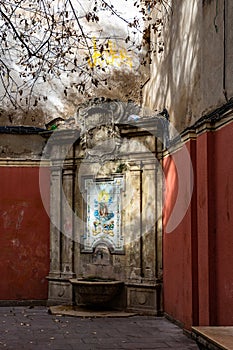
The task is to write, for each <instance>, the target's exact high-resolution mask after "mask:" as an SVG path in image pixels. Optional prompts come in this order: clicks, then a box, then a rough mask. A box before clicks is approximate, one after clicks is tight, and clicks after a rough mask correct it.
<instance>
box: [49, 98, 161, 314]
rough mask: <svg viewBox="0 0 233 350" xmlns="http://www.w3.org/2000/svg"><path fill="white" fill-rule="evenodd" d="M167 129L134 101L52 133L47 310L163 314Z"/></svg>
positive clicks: (85, 110)
mask: <svg viewBox="0 0 233 350" xmlns="http://www.w3.org/2000/svg"><path fill="white" fill-rule="evenodd" d="M164 125H166V123H165V118H164V117H163V116H161V115H156V116H150V117H144V116H143V115H142V110H141V109H140V108H139V107H138V106H135V105H134V104H133V103H131V102H129V103H122V102H119V101H110V100H104V99H95V100H91V101H89V102H87V103H86V104H84V105H81V106H80V108H79V110H78V114H77V118H76V123H75V128H74V126H73V125H72V128H69V126H66V128H64V129H58V130H57V131H55V132H53V133H51V135H50V134H49V136H50V138H49V139H48V141H47V148H48V152H49V154H50V158H51V209H50V210H51V265H50V272H49V276H48V281H49V298H48V302H49V304H72V303H73V304H75V305H82V304H88V305H89V304H92V305H96V304H98V305H99V306H101V305H103V304H105V305H108V306H110V307H113V308H117V309H122V310H123V309H127V310H130V311H137V312H141V313H143V314H152V315H157V314H159V313H160V312H161V311H162V303H161V289H162V225H161V211H162V207H161V202H162V186H161V183H162V174H161V170H160V169H161V167H160V164H159V162H158V161H157V159H156V154H157V152H159V151H160V150H161V147H162V144H163V143H164V139H165V138H166V137H167V134H166V132H164ZM161 135H162V136H161ZM164 135H165V136H164Z"/></svg>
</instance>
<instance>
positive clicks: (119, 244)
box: [82, 176, 124, 253]
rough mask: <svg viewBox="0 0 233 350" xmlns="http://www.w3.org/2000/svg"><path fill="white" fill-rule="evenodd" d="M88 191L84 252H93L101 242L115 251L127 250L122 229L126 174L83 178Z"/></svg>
mask: <svg viewBox="0 0 233 350" xmlns="http://www.w3.org/2000/svg"><path fill="white" fill-rule="evenodd" d="M84 183H85V185H84V186H85V187H84V188H85V191H86V230H85V233H84V235H83V245H82V251H83V252H92V251H93V249H94V247H95V246H96V245H97V244H99V243H105V244H107V245H108V247H109V249H110V250H111V251H112V252H113V253H123V252H124V239H123V236H122V230H121V202H122V191H123V189H124V178H123V177H122V176H113V177H112V178H110V179H101V180H95V179H93V178H88V179H85V180H84Z"/></svg>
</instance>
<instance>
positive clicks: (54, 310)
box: [49, 305, 137, 318]
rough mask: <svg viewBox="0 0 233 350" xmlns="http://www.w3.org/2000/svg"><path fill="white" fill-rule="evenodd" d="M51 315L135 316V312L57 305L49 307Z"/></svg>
mask: <svg viewBox="0 0 233 350" xmlns="http://www.w3.org/2000/svg"><path fill="white" fill-rule="evenodd" d="M49 313H51V314H52V315H62V316H75V317H88V318H92V317H93V318H96V317H132V316H136V315H137V313H135V312H124V311H117V310H99V309H98V310H95V309H88V308H85V307H80V306H70V305H57V306H51V307H50V308H49Z"/></svg>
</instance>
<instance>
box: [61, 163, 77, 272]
mask: <svg viewBox="0 0 233 350" xmlns="http://www.w3.org/2000/svg"><path fill="white" fill-rule="evenodd" d="M62 189H63V191H62V214H61V215H62V242H61V271H62V277H64V278H73V277H74V272H73V270H74V269H73V260H74V259H73V248H74V247H73V246H74V229H73V227H74V218H73V215H74V213H73V209H74V195H73V193H74V192H73V191H74V165H73V160H72V159H71V160H68V161H65V164H64V167H63V176H62Z"/></svg>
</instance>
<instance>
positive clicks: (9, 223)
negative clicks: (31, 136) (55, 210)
mask: <svg viewBox="0 0 233 350" xmlns="http://www.w3.org/2000/svg"><path fill="white" fill-rule="evenodd" d="M43 172H44V181H45V186H47V193H48V198H47V200H48V201H49V170H48V169H46V168H45V169H44V170H43ZM0 181H1V189H0V247H1V254H0V276H1V278H0V300H27V299H32V300H33V299H34V300H43V299H47V281H46V276H47V274H48V272H49V218H48V216H47V214H46V212H45V210H44V207H43V204H42V201H41V197H40V191H39V168H38V167H31V168H30V167H0ZM46 184H47V185H46Z"/></svg>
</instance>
